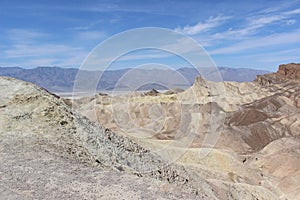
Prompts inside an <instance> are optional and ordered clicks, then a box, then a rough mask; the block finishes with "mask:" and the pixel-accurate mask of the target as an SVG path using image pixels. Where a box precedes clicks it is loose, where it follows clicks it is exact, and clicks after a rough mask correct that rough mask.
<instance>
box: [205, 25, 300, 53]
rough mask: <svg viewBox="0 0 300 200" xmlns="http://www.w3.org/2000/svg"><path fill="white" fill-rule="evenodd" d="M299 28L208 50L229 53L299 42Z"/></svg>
mask: <svg viewBox="0 0 300 200" xmlns="http://www.w3.org/2000/svg"><path fill="white" fill-rule="evenodd" d="M299 35H300V29H297V30H295V31H293V32H288V33H280V34H273V35H270V36H265V37H257V38H251V39H249V40H247V41H244V42H240V43H236V44H234V45H231V46H228V47H224V48H219V49H216V50H212V51H209V53H210V54H231V53H236V52H241V51H244V50H248V49H253V48H259V47H268V46H274V45H284V44H292V43H300V41H299Z"/></svg>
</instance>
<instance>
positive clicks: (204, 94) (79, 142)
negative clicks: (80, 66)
mask: <svg viewBox="0 0 300 200" xmlns="http://www.w3.org/2000/svg"><path fill="white" fill-rule="evenodd" d="M0 91H1V92H0V127H1V129H0V163H1V164H0V197H1V199H42V198H43V199H58V198H59V199H60V198H63V199H74V198H75V199H249V200H252V199H253V200H257V199H259V200H263V199H265V200H270V199H295V200H296V199H299V197H300V136H299V133H300V112H299V111H300V64H294V63H291V64H286V65H280V66H279V69H278V71H277V72H276V73H272V74H266V75H260V76H257V78H256V80H255V81H253V82H244V83H237V82H211V81H206V80H204V79H203V78H201V77H198V78H197V79H196V80H195V82H194V84H193V85H192V86H191V87H190V88H188V89H186V90H184V91H181V90H171V91H168V92H164V93H161V92H159V91H156V90H152V91H150V92H132V93H130V94H122V95H114V96H111V95H105V94H96V95H95V96H92V97H84V98H81V99H74V100H70V99H63V98H60V97H58V96H57V95H53V94H51V93H49V92H47V91H46V90H45V89H43V88H40V87H38V86H36V85H34V84H31V83H27V82H23V81H20V80H17V79H13V78H8V77H0Z"/></svg>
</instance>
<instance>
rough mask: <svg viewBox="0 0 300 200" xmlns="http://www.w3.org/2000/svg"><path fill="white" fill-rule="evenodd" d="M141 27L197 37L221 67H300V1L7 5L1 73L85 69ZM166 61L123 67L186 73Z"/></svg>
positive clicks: (1, 13)
mask: <svg viewBox="0 0 300 200" xmlns="http://www.w3.org/2000/svg"><path fill="white" fill-rule="evenodd" d="M142 27H161V28H167V29H171V30H174V31H177V32H180V33H183V34H186V35H187V36H189V37H192V38H193V39H194V40H196V41H197V42H198V43H199V44H200V45H202V46H203V47H204V49H205V50H206V51H207V52H208V54H209V55H210V56H211V58H212V59H213V60H214V62H215V63H216V65H218V66H227V67H239V68H256V69H266V70H271V71H275V70H276V69H277V67H278V65H279V64H282V63H289V62H300V1H299V0H295V1H286V0H281V1H280V0H269V1H267V0H251V1H250V0H249V1H236V0H213V1H202V0H198V1H190V0H187V1H179V0H178V1H176V0H174V1H168V0H152V1H147V0H145V1H138V0H136V1H134V0H127V1H125V0H123V1H113V0H111V1H103V0H98V1H97V0H73V1H71V0H52V1H49V0H35V1H34V0H19V1H15V0H1V1H0V53H1V57H0V66H21V67H26V68H31V67H36V66H61V67H79V66H80V64H81V63H82V62H83V60H84V59H85V57H86V56H87V55H88V54H89V52H90V51H91V50H92V49H93V48H94V47H96V46H97V45H98V44H99V43H100V42H102V41H104V40H106V39H108V38H110V37H111V36H112V35H114V34H118V33H120V32H123V31H126V30H129V29H133V28H142ZM116 48H117V47H116ZM183 48H184V47H183ZM163 54H166V53H163V52H159V51H149V52H147V51H141V52H137V53H136V54H135V55H128V57H127V58H126V59H123V60H120V61H119V64H118V66H117V67H118V68H126V67H132V66H135V65H138V64H143V63H147V62H150V61H149V58H151V59H150V60H151V62H157V63H160V62H162V63H163V64H168V65H174V67H181V66H185V63H184V62H181V61H180V60H179V59H177V58H174V57H172V56H170V57H168V55H166V56H162V55H163Z"/></svg>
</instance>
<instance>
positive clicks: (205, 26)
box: [175, 16, 230, 35]
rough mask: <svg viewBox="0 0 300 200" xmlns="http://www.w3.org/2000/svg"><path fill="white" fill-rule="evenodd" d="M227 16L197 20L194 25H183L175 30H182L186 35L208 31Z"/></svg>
mask: <svg viewBox="0 0 300 200" xmlns="http://www.w3.org/2000/svg"><path fill="white" fill-rule="evenodd" d="M229 18H230V17H228V16H218V17H210V18H209V19H208V20H206V21H205V22H199V23H198V24H196V25H194V26H189V25H187V26H185V27H183V28H176V29H175V31H178V32H182V33H185V34H188V35H196V34H199V33H201V32H205V31H209V30H211V29H212V28H215V27H217V26H219V25H220V24H221V23H222V22H224V21H225V20H227V19H229Z"/></svg>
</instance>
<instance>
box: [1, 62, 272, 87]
mask: <svg viewBox="0 0 300 200" xmlns="http://www.w3.org/2000/svg"><path fill="white" fill-rule="evenodd" d="M200 71H201V75H202V76H204V77H205V78H206V79H208V80H212V81H220V79H219V77H220V75H221V77H222V80H224V81H236V82H249V81H253V80H254V79H255V78H256V76H257V75H262V74H266V73H270V72H269V71H264V70H253V69H245V68H239V69H236V68H227V67H219V68H218V70H216V69H211V68H201V70H200ZM78 72H79V69H75V68H60V67H37V68H33V69H24V68H21V67H0V76H9V77H13V78H17V79H21V80H24V81H29V82H32V83H35V84H37V85H40V86H41V87H44V88H45V89H47V90H49V91H51V92H71V91H73V85H74V82H75V80H76V76H77V73H78ZM80 72H81V73H80V74H81V80H83V82H86V83H88V82H89V81H90V80H96V79H97V78H98V77H100V76H101V78H100V81H99V83H98V86H97V89H98V90H112V89H114V88H117V89H129V88H132V87H135V85H138V86H139V87H138V88H135V89H142V90H148V89H152V88H155V89H166V88H168V89H170V88H171V89H174V88H186V87H189V86H190V85H192V83H193V82H194V80H195V78H196V77H197V76H200V73H199V71H198V70H196V69H195V68H180V69H178V70H176V71H174V70H163V69H134V70H132V69H122V70H113V71H111V70H109V71H105V72H101V71H83V70H81V71H80ZM178 75H180V77H179V76H178ZM178 78H181V79H182V80H183V79H184V81H178ZM145 83H147V84H145ZM83 88H84V87H83Z"/></svg>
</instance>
